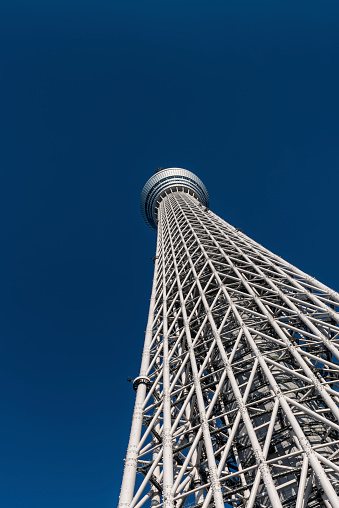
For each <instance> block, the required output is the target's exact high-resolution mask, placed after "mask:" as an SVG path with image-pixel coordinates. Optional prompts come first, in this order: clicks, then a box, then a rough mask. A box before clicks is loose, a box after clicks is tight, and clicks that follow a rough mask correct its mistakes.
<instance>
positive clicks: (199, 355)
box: [120, 187, 339, 508]
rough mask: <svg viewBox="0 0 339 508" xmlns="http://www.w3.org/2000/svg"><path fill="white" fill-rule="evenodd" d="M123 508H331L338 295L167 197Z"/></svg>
mask: <svg viewBox="0 0 339 508" xmlns="http://www.w3.org/2000/svg"><path fill="white" fill-rule="evenodd" d="M157 207H158V208H157V218H158V239H157V251H156V258H155V271H154V280H153V289H152V297H151V303H150V311H149V318H148V325H147V330H146V337H145V345H144V350H143V355H142V364H141V370H140V375H139V377H138V378H136V379H135V381H134V387H135V389H136V392H137V394H136V403H135V409H134V414H133V420H132V429H131V436H130V442H129V446H128V450H127V455H126V461H125V471H124V480H123V484H122V490H121V495H120V506H121V508H122V507H124V508H127V507H128V508H140V507H141V506H145V507H147V506H152V507H153V508H157V507H161V506H165V507H168V508H170V507H176V508H181V507H184V506H201V507H202V508H207V507H209V506H216V507H217V508H222V507H224V506H232V507H238V506H243V507H245V506H246V508H251V507H264V506H265V507H266V506H273V507H282V506H284V507H297V508H306V507H319V506H325V507H333V508H334V507H336V508H338V507H339V498H338V488H339V421H338V420H339V409H338V402H339V392H338V387H339V383H338V380H339V377H338V374H339V350H338V334H339V327H338V323H339V314H338V313H337V311H338V309H339V295H338V293H336V292H334V291H332V290H330V289H329V288H327V287H326V286H324V285H323V284H321V283H319V282H318V281H316V280H315V279H313V278H312V277H309V276H307V275H306V274H304V273H303V272H301V271H300V270H298V269H297V268H295V267H293V266H292V265H290V264H289V263H287V262H285V261H284V260H282V259H281V258H279V257H278V256H276V255H274V254H272V253H271V252H269V251H268V250H267V249H265V248H263V247H262V246H261V245H259V244H257V243H256V242H254V241H253V240H251V239H250V238H248V237H247V236H246V235H244V234H243V233H242V232H241V231H239V230H237V229H236V228H234V227H232V226H230V225H229V224H227V223H226V222H224V221H223V220H222V219H220V218H219V217H218V216H216V215H215V214H213V213H212V212H211V211H209V210H208V208H206V206H205V205H202V204H201V203H200V202H199V201H198V199H197V198H196V197H195V196H193V195H191V194H190V193H189V192H188V190H187V189H184V188H183V189H180V188H177V187H171V188H169V189H167V190H166V192H165V193H163V194H162V195H161V198H160V199H159V203H158V205H157Z"/></svg>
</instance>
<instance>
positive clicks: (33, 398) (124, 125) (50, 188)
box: [0, 0, 339, 508]
mask: <svg viewBox="0 0 339 508" xmlns="http://www.w3.org/2000/svg"><path fill="white" fill-rule="evenodd" d="M338 23H339V3H338V1H337V0H333V1H326V0H324V1H322V2H319V1H298V0H294V1H286V0H285V1H278V2H272V1H271V0H269V1H268V0H267V1H252V0H247V1H245V0H243V1H241V0H237V1H226V0H221V1H213V0H212V1H210V2H205V1H204V2H202V1H196V0H195V1H184V2H182V1H180V2H179V1H173V0H172V1H171V2H161V1H147V0H146V1H145V2H140V0H138V1H137V0H133V1H128V0H125V1H120V0H119V1H117V0H115V1H114V0H109V1H108V0H97V1H95V2H94V1H91V2H90V1H87V0H82V1H75V0H68V1H65V0H58V1H57V2H55V1H54V0H52V1H51V0H49V1H47V2H45V1H44V2H43V1H42V0H41V1H34V0H30V1H20V0H18V1H16V2H13V1H8V0H2V2H1V5H0V38H1V44H0V71H1V81H0V100H1V109H0V131H1V133H0V135H1V136H0V163H1V167H0V209H1V211H0V217H1V221H0V227H1V235H0V240H1V248H0V261H1V265H0V266H1V272H0V273H1V275H0V280H1V291H0V298H1V302H0V332H1V333H0V341H1V354H0V376H1V399H0V400H1V405H0V407H1V418H0V450H1V452H0V482H1V483H0V504H1V507H2V508H60V507H62V508H99V507H100V508H109V507H110V508H111V507H112V506H114V505H115V503H116V502H117V498H118V491H119V486H120V481H121V473H122V467H123V456H124V454H125V450H126V446H127V440H128V434H129V422H130V418H131V413H132V407H133V402H134V393H133V390H132V386H131V384H130V383H127V382H126V378H127V377H134V376H136V375H137V374H138V369H139V359H140V355H141V350H142V343H143V337H144V330H145V326H146V318H147V310H148V303H149V296H150V289H151V278H152V271H153V263H152V261H151V260H150V259H149V258H150V257H151V256H152V255H154V250H155V239H156V237H155V234H154V233H152V231H151V230H149V229H148V228H147V226H146V225H145V224H144V223H143V222H142V218H141V214H140V211H139V197H140V192H141V189H142V186H143V185H144V183H145V181H146V180H147V179H148V178H149V177H150V176H151V174H152V173H153V171H154V170H155V168H156V167H157V166H163V167H168V166H180V167H184V168H187V169H189V170H192V171H194V172H195V173H196V174H197V175H198V176H199V177H200V178H201V179H202V180H203V181H204V183H205V184H206V186H207V188H208V190H209V193H210V198H211V209H212V210H213V211H215V212H216V213H218V214H219V215H220V216H221V217H223V218H224V219H226V220H228V221H229V222H230V223H231V224H233V225H235V226H237V227H240V228H242V229H243V231H244V232H245V233H247V234H248V235H250V236H251V237H253V238H254V239H256V240H257V241H259V242H260V243H262V244H263V245H265V246H266V247H268V248H270V249H271V250H273V251H274V252H276V253H277V254H280V255H281V256H283V257H285V258H286V259H287V260H288V261H290V262H292V263H294V264H296V265H297V266H298V267H299V268H301V269H303V270H305V271H307V272H309V273H310V274H311V275H314V276H316V277H318V278H319V280H321V281H322V282H324V283H326V284H328V285H330V286H331V287H333V288H334V289H336V290H338V289H339V274H338V270H337V266H338V253H337V252H338V243H339V241H338V184H339V176H338V167H339V164H338V163H339V148H338V139H339V124H338V118H339V101H338V90H339V37H338Z"/></svg>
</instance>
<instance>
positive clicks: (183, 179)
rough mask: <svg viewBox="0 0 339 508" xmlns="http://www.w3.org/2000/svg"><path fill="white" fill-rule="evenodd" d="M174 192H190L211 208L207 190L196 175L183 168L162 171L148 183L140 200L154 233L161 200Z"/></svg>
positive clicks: (144, 214)
mask: <svg viewBox="0 0 339 508" xmlns="http://www.w3.org/2000/svg"><path fill="white" fill-rule="evenodd" d="M173 190H182V191H184V192H188V193H190V194H192V195H193V196H195V197H196V198H197V199H198V200H199V201H200V203H202V204H203V205H204V206H207V207H208V206H209V196H208V192H207V189H206V187H205V185H204V184H203V182H202V181H201V180H200V178H198V177H197V176H196V175H195V174H194V173H192V172H191V171H188V170H187V169H182V168H166V169H162V170H160V171H158V172H157V173H155V175H153V176H151V178H150V179H149V180H148V181H147V182H146V184H145V185H144V188H143V190H142V193H141V199H140V208H141V214H142V216H143V218H144V220H145V222H146V224H147V225H148V226H149V227H150V228H151V229H153V231H156V230H157V211H158V207H159V204H160V201H161V198H162V197H163V196H164V195H165V194H166V193H167V192H168V191H173Z"/></svg>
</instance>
